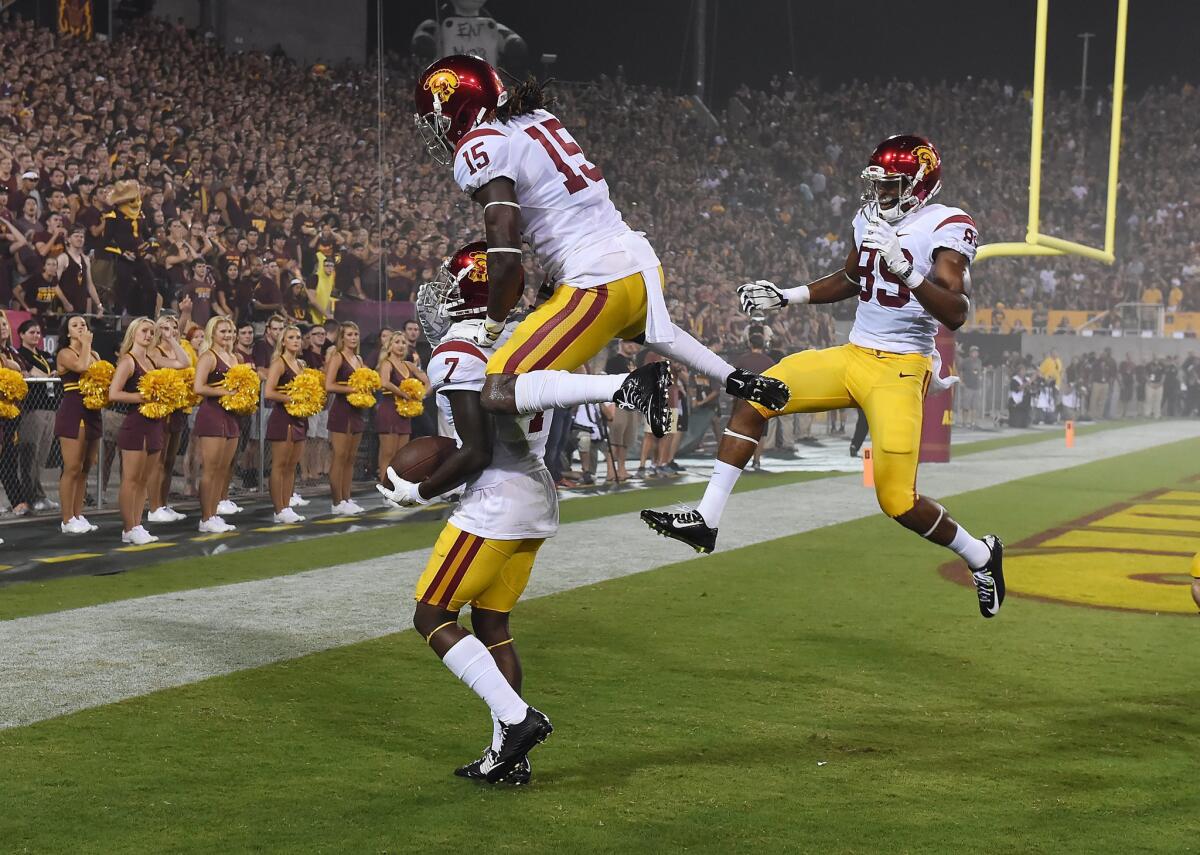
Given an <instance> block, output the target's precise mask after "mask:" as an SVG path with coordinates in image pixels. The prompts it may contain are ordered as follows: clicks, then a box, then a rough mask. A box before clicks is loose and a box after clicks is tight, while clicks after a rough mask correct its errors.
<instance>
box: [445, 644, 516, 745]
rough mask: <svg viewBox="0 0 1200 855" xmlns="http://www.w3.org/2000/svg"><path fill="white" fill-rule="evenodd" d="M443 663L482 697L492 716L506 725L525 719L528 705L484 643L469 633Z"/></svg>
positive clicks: (454, 647) (449, 651)
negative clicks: (510, 683) (514, 689)
mask: <svg viewBox="0 0 1200 855" xmlns="http://www.w3.org/2000/svg"><path fill="white" fill-rule="evenodd" d="M442 662H443V663H444V664H445V666H446V667H447V668H449V669H450V672H451V673H452V674H453V675H454V676H455V677H457V678H458V679H460V680H462V681H463V682H464V683H466V684H467V688H469V689H470V690H471V691H472V692H474V693H475V694H477V695H479V697H481V698H483V701H484V703H486V704H487V705H488V708H489V709H490V710H491V711H492V715H494V716H495V717H496V718H498V719H500V721H502V722H504V723H505V724H517V723H518V722H520V721H521V720H522V719H524V718H525V713H526V711H527V710H528V709H529V704H527V703H525V701H523V700H522V699H521V696H520V695H518V694H517V693H516V692H514V691H513V688H512V686H510V685H509V684H508V680H505V679H504V675H503V674H501V673H500V669H499V668H498V667H496V660H495V659H493V658H492V654H491V653H489V652H488V649H487V648H486V647H484V646H483V642H482V641H480V640H479V639H478V638H476V637H475V636H473V635H468V636H466V637H465V638H463V639H461V640H460V641H459V642H458V643H457V644H455V645H454V646H453V647H451V648H450V649H449V650H447V651H446V655H445V656H443V657H442Z"/></svg>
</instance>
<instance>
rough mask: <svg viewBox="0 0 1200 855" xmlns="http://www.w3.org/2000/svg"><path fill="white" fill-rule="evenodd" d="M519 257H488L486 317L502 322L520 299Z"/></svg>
mask: <svg viewBox="0 0 1200 855" xmlns="http://www.w3.org/2000/svg"><path fill="white" fill-rule="evenodd" d="M520 258H521V257H520V256H519V255H511V256H510V255H509V254H508V253H490V254H489V255H488V317H489V318H491V319H492V320H493V321H496V322H501V323H502V322H503V321H504V320H505V318H507V317H508V313H509V312H511V311H512V310H513V308H514V307H516V305H517V301H519V300H520V299H521V280H522V277H521V261H520Z"/></svg>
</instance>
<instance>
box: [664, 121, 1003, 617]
mask: <svg viewBox="0 0 1200 855" xmlns="http://www.w3.org/2000/svg"><path fill="white" fill-rule="evenodd" d="M941 174H942V159H941V156H940V155H939V154H938V151H937V149H936V148H934V146H933V144H932V143H930V142H929V140H926V139H923V138H922V137H918V136H894V137H889V138H888V139H886V140H884V141H883V142H882V143H880V144H879V145H878V146H877V147H876V149H875V151H874V153H873V154H872V155H871V160H870V163H869V164H868V166H867V168H866V169H865V170H864V171H863V173H862V177H863V180H864V181H865V182H866V192H865V193H864V194H863V203H864V204H863V207H862V208H861V209H860V210H859V212H858V214H857V215H856V216H855V218H854V242H853V245H852V247H851V249H850V254H849V255H848V256H847V257H846V263H845V265H844V266H843V267H842V268H841V269H839V270H836V271H834V272H833V273H830V274H829V275H828V276H825V277H822V278H821V279H818V280H817V281H816V282H813V283H811V284H809V285H801V286H799V287H797V288H778V287H776V286H775V285H774V284H772V283H771V282H767V281H765V280H759V281H757V282H754V283H750V284H747V285H743V286H741V287H740V288H739V289H738V294H739V296H740V297H741V302H742V308H743V309H744V310H745V311H746V312H747V313H748V314H760V313H761V312H763V311H764V310H770V309H778V308H781V307H783V306H786V305H788V304H790V303H835V302H837V301H839V300H847V299H850V298H851V297H858V299H859V303H858V308H857V311H856V313H855V318H854V327H853V329H852V330H851V331H850V343H849V344H844V345H841V346H839V347H830V348H825V349H824V350H806V351H804V352H802V353H795V354H792V355H791V356H788V357H786V358H785V359H783V360H782V361H780V362H779V363H777V364H776V365H774V366H772V367H771V368H769V369H767V371H766V375H767V376H768V377H778V378H779V379H781V380H783V381H784V382H785V383H787V385H788V388H789V389H791V390H792V397H791V400H789V401H788V403H787V406H786V407H784V408H783V413H785V414H786V413H814V412H824V411H826V410H836V409H840V408H842V407H852V406H858V407H860V408H861V409H862V411H863V412H864V413H865V414H866V418H867V424H868V425H869V427H870V429H871V435H872V436H873V437H874V438H875V442H874V448H873V449H872V453H873V456H874V461H875V463H874V466H875V493H876V497H877V499H878V500H879V506H880V507H881V508H882V509H883V512H884V513H886V514H887V515H888V516H890V517H892V518H893V519H895V520H896V521H897V522H898V523H900V524H901V525H903V526H904V527H905V528H907V529H910V530H911V531H915V532H916V533H917V534H919V535H921V536H922V537H924V538H926V539H928V540H930V541H932V542H933V543H936V544H938V545H940V546H945V547H948V548H949V549H952V550H953V551H954V552H956V553H957V554H958V555H960V556H961V557H962V558H963V559H964V560H966V562H967V566H968V567H970V569H971V573H972V577H973V579H974V581H975V588H976V592H977V594H978V597H979V611H980V613H981V614H982V615H983V616H984V617H985V618H990V617H994V616H995V615H996V613H997V612H998V611H999V610H1000V604H1001V603H1002V602H1003V601H1004V573H1003V566H1002V563H1003V558H1004V546H1003V544H1002V543H1001V542H1000V539H999V538H998V537H996V536H995V535H987V536H985V537H984V538H982V539H979V538H975V537H972V536H971V535H970V533H968V532H967V530H966V529H965V528H963V527H962V526H961V525H959V524H958V523H956V522H955V521H954V520H953V519H951V518H950V515H949V514H947V513H946V509H945V508H943V507H942V506H941V505H939V504H938V503H937V502H935V501H933V500H932V499H929V498H926V497H924V496H921V495H918V494H917V492H916V484H917V456H918V453H919V451H920V445H921V417H922V400H923V398H924V396H925V390H926V388H927V387H928V384H929V382H930V379H931V371H930V369H931V363H932V361H931V356H932V354H933V353H934V335H935V334H936V333H937V326H938V322H939V321H940V322H941V323H943V324H945V325H946V326H947V327H949V328H950V329H958V328H959V327H960V326H962V325H963V323H964V322H965V321H966V319H967V314H968V311H969V308H970V304H969V302H968V300H969V298H968V295H967V289H968V285H969V283H970V264H971V260H972V259H973V258H974V257H975V247H976V243H977V237H978V233H977V230H976V228H975V223H974V221H973V220H972V219H971V218H970V216H968V215H967V214H966V213H965V212H963V211H962V210H960V209H958V208H950V207H947V206H945V205H937V204H931V203H930V200H931V199H932V198H933V196H934V195H935V194H936V193H937V192H938V190H940V189H941ZM773 415H777V413H771V412H769V411H767V410H765V409H763V408H762V407H760V406H758V405H757V404H755V403H753V402H751V403H742V402H739V403H738V404H737V405H736V406H735V407H734V410H733V413H732V415H731V416H730V419H729V425H728V426H727V427H726V429H725V433H724V435H723V436H722V437H721V444H720V447H719V448H718V450H717V462H716V464H715V465H714V468H713V477H712V480H711V481H710V482H709V484H708V487H707V488H706V489H705V492H704V498H703V499H702V500H701V502H700V504H699V506H698V507H697V508H696V509H695V510H689V511H685V512H683V513H664V512H660V511H642V519H643V520H645V522H646V523H647V525H649V526H650V527H651V528H652V529H654V530H655V531H657V532H658V533H660V534H664V535H666V536H668V537H673V538H675V539H676V540H681V541H683V542H684V543H687V544H689V545H691V546H692V547H694V548H695V549H697V550H698V551H700V552H711V551H712V550H713V547H714V546H715V544H716V538H717V524H718V522H719V521H720V519H721V513H722V511H723V510H724V508H725V503H726V502H727V501H728V499H729V496H730V494H731V493H732V491H733V487H734V484H735V483H737V479H738V476H739V475H741V474H742V469H743V467H745V465H746V463H747V461H749V459H750V457H751V456H752V455H753V453H754V448H755V446H757V445H758V441H759V439H760V437H761V436H762V434H763V430H764V429H765V427H766V423H767V419H768V418H771V417H772V416H773Z"/></svg>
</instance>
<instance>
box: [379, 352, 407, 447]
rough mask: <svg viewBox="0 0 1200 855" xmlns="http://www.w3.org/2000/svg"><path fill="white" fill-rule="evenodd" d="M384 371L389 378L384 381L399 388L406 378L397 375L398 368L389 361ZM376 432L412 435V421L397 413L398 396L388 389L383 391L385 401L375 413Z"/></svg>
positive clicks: (386, 377)
mask: <svg viewBox="0 0 1200 855" xmlns="http://www.w3.org/2000/svg"><path fill="white" fill-rule="evenodd" d="M383 370H384V371H385V372H387V376H385V377H384V378H383V379H384V380H386V381H387V382H389V383H394V384H395V385H397V386H399V385H400V383H399V382H398V381H402V380H404V379H405V378H403V377H400V376H399V375H398V374H397V373H396V366H395V365H393V364H392V361H391V360H390V359H389V360H388V361H387V362H385V363H384V366H383ZM375 432H376V433H390V434H396V435H398V436H409V435H411V434H412V419H409V418H405V417H404V416H402V415H400V414H399V413H398V412H396V396H395V395H393V394H392V393H391V392H389V391H388V390H387V389H384V390H383V400H382V401H381V402H380V404H379V409H377V410H376V411H375Z"/></svg>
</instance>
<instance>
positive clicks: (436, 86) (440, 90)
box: [425, 68, 458, 102]
mask: <svg viewBox="0 0 1200 855" xmlns="http://www.w3.org/2000/svg"><path fill="white" fill-rule="evenodd" d="M425 88H426V89H428V90H429V91H430V92H432V93H433V96H434V97H435V98H437V99H438V100H439V101H442V102H445V101H449V100H450V96H451V95H453V94H454V90H455V89H457V88H458V75H457V74H455V73H454V72H453V71H451V70H450V69H448V68H441V69H438V70H437V71H435V72H434V73H433V74H431V75H429V79H428V80H426V81H425Z"/></svg>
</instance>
